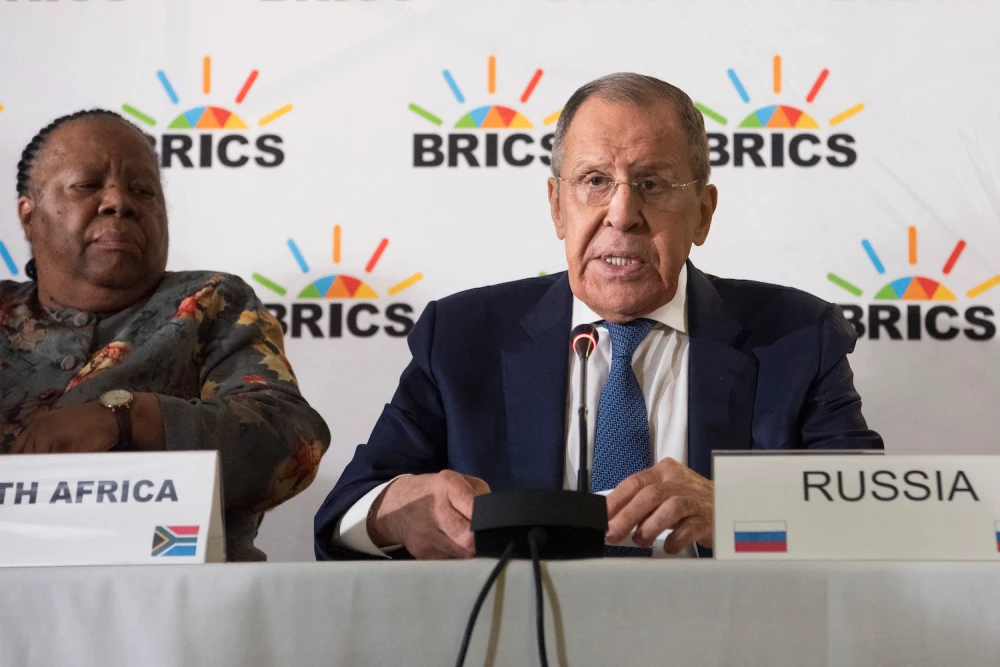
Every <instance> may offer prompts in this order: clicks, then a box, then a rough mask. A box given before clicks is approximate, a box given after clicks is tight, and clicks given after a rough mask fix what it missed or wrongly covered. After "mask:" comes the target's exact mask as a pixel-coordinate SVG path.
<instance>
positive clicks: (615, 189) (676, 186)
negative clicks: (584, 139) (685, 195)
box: [551, 176, 702, 210]
mask: <svg viewBox="0 0 1000 667" xmlns="http://www.w3.org/2000/svg"><path fill="white" fill-rule="evenodd" d="M551 178H553V179H554V180H556V181H558V182H561V183H569V184H571V185H584V181H574V180H573V179H571V178H563V177H562V176H552V177H551ZM584 178H586V177H584ZM605 178H608V179H610V181H611V184H612V185H613V186H614V187H613V188H612V189H611V196H610V197H608V200H607V202H602V203H601V204H600V205H604V204H606V203H610V202H611V201H612V200H613V199H614V198H615V193H617V192H618V186H619V185H628V186H629V187H635V186H636V185H638V181H639V180H641V179H642V178H646V177H639V178H638V179H637V180H635V181H616V180H614V179H613V178H611V177H610V176H606V177H605ZM701 180H702V179H700V178H696V179H694V180H693V181H691V182H689V183H673V182H671V181H668V184H669V185H670V187H671V188H673V189H679V188H686V187H688V186H689V185H694V184H695V183H698V182H699V181H701ZM639 197H640V198H641V199H642V201H643V203H647V202H646V199H645V197H643V196H642V194H639ZM587 206H592V204H587ZM654 208H655V207H654ZM657 210H659V209H657Z"/></svg>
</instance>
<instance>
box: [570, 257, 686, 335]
mask: <svg viewBox="0 0 1000 667" xmlns="http://www.w3.org/2000/svg"><path fill="white" fill-rule="evenodd" d="M687 271H688V270H687V263H685V264H684V266H683V267H681V272H680V275H678V276H677V292H676V293H675V294H674V298H673V299H671V300H670V301H669V302H667V303H666V304H664V305H662V306H660V307H659V308H657V309H656V310H654V311H653V312H651V313H647V314H646V315H643V317H645V318H646V319H649V320H653V321H654V322H656V323H658V324H663V325H665V326H668V327H670V328H671V329H674V330H676V331H679V332H681V333H687V331H688V328H687ZM602 319H604V318H603V317H601V316H600V315H598V314H597V313H595V312H594V311H593V310H591V308H590V306H588V305H587V304H585V303H584V302H583V301H581V300H580V299H579V298H578V297H577V296H576V295H575V294H574V295H573V325H572V326H574V327H575V326H576V325H578V324H595V323H597V322H600V321H601V320H602Z"/></svg>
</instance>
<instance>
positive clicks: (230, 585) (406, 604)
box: [0, 560, 1000, 667]
mask: <svg viewBox="0 0 1000 667" xmlns="http://www.w3.org/2000/svg"><path fill="white" fill-rule="evenodd" d="M491 567H492V561H487V560H479V561H471V562H460V563H440V562H439V563H388V562H378V563H371V562H365V563H303V564H258V565H202V566H155V567H153V566H137V567H81V568H30V569H6V570H0V665H3V667H35V666H48V665H53V666H55V665H58V666H60V667H68V666H72V665H85V666H87V667H98V666H100V667H113V666H118V665H121V666H126V665H127V666H129V667H155V666H159V665H171V666H174V665H176V666H184V667H195V666H196V665H206V666H211V667H225V666H229V665H232V666H234V667H236V666H239V667H247V666H251V665H252V666H258V665H260V666H263V665H274V666H276V667H278V666H280V667H309V666H312V665H317V666H319V665H322V666H323V667H332V666H338V665H345V666H348V665H349V666H355V665H379V666H389V665H451V664H453V663H454V659H455V655H456V653H457V649H458V644H459V641H460V638H461V634H462V630H463V627H464V624H465V620H466V616H467V614H468V612H469V610H470V608H471V606H472V602H473V600H474V598H475V595H476V592H477V591H478V590H479V587H480V586H481V584H482V583H483V581H484V580H485V578H486V575H487V573H488V572H489V570H490V568H491ZM545 568H546V578H547V589H548V590H547V598H546V603H547V605H548V613H549V616H548V619H547V640H548V645H549V662H550V664H552V665H572V666H574V667H579V666H584V665H595V666H596V665H600V666H601V667H606V666H608V665H637V666H638V665H679V666H682V667H710V666H714V665H788V666H790V667H812V666H819V665H852V666H853V665H864V666H868V665H878V666H895V665H900V666H906V667H919V666H923V665H928V666H929V665H934V666H938V665H949V666H954V665H970V666H973V665H974V666H976V667H984V666H987V665H997V664H1000V566H997V565H995V564H987V563H892V562H873V563H828V562H827V563H787V562H786V563H774V562H736V563H734V562H716V561H709V560H705V561H677V560H673V561H657V562H650V561H641V560H639V561H619V560H608V561H577V562H563V563H550V564H547V565H546V566H545ZM499 584H500V593H499V594H498V595H491V596H490V598H488V599H487V601H486V604H485V606H484V608H483V612H482V614H481V615H480V618H479V624H478V625H477V630H476V633H475V635H474V637H473V642H472V647H471V650H470V652H469V659H468V660H467V662H466V664H467V665H477V666H478V665H496V666H500V665H518V666H521V665H537V664H538V658H537V655H536V647H535V629H534V608H533V602H532V600H533V598H532V580H531V570H530V566H529V564H528V563H525V562H518V563H514V564H513V565H512V566H511V567H510V569H509V570H508V572H507V574H506V575H505V576H504V577H502V578H501V579H500V581H499Z"/></svg>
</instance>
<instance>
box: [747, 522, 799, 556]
mask: <svg viewBox="0 0 1000 667" xmlns="http://www.w3.org/2000/svg"><path fill="white" fill-rule="evenodd" d="M733 528H734V529H735V533H736V553H778V552H780V553H785V552H787V551H788V531H787V530H786V524H785V522H784V521H736V522H735V523H734V524H733Z"/></svg>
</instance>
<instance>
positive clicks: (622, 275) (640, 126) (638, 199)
mask: <svg viewBox="0 0 1000 667" xmlns="http://www.w3.org/2000/svg"><path fill="white" fill-rule="evenodd" d="M563 147H564V153H563V162H562V172H561V174H560V176H561V177H562V178H563V179H568V180H570V181H575V182H576V183H567V182H560V181H556V179H553V178H550V179H549V204H550V206H551V209H552V220H553V222H555V226H556V233H557V234H558V236H559V238H560V239H561V240H563V241H565V243H566V260H567V262H568V264H569V281H570V287H571V288H572V290H573V294H575V295H576V296H577V297H578V298H579V299H580V300H581V301H583V302H584V303H586V304H587V305H588V306H589V307H590V308H591V309H592V310H593V311H594V312H595V313H597V314H598V315H600V316H601V317H603V318H604V319H606V320H608V321H610V322H627V321H630V320H633V319H635V318H637V317H641V316H643V315H646V314H648V313H650V312H652V311H653V310H656V309H657V308H659V307H660V306H662V305H664V304H666V303H668V302H669V301H670V300H671V299H673V297H674V293H675V292H676V291H677V278H678V276H679V275H680V271H681V268H682V267H683V266H684V262H685V261H687V257H688V253H689V252H690V251H691V244H692V243H694V244H696V245H701V244H702V243H704V242H705V239H706V238H707V236H708V230H709V227H711V224H712V214H713V213H714V212H715V205H716V202H717V199H718V193H717V191H716V189H715V186H713V185H709V186H707V187H705V184H704V183H697V184H693V185H688V186H687V187H682V188H672V187H669V186H668V187H667V188H666V189H664V190H662V191H663V192H665V193H666V194H665V195H663V196H661V197H653V196H645V199H644V198H643V195H641V194H640V192H639V190H638V188H633V187H628V186H626V185H619V186H618V187H617V189H616V190H615V191H614V195H613V197H611V199H610V201H607V202H605V203H601V204H596V205H595V204H592V203H587V199H588V193H587V192H586V191H585V190H586V189H587V188H589V187H592V185H593V184H599V183H602V182H606V181H607V180H608V179H610V180H614V181H626V182H636V181H638V182H640V183H642V184H648V190H649V192H652V191H653V190H654V188H655V187H656V184H665V183H670V182H672V183H678V184H681V183H689V182H691V181H693V180H694V178H695V177H694V175H693V173H692V171H691V165H690V161H689V158H688V156H689V154H690V153H689V146H688V141H687V138H686V136H685V134H684V131H683V129H682V128H681V124H680V120H679V118H678V114H677V112H676V111H675V110H674V108H673V106H672V105H671V104H670V103H668V102H663V103H661V104H656V105H654V106H651V107H649V108H645V109H643V108H639V107H637V106H635V105H632V104H629V103H619V102H610V101H606V100H603V99H601V98H599V97H591V98H590V99H588V100H587V101H586V102H584V103H583V105H581V106H580V108H579V109H578V110H577V112H576V115H575V116H574V117H573V121H572V123H571V125H570V128H569V132H567V134H566V138H565V141H564V143H563ZM602 179H603V180H602ZM646 187H647V186H643V188H644V189H646ZM647 202H653V203H655V204H656V206H655V207H654V206H651V205H650V204H649V203H647Z"/></svg>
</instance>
